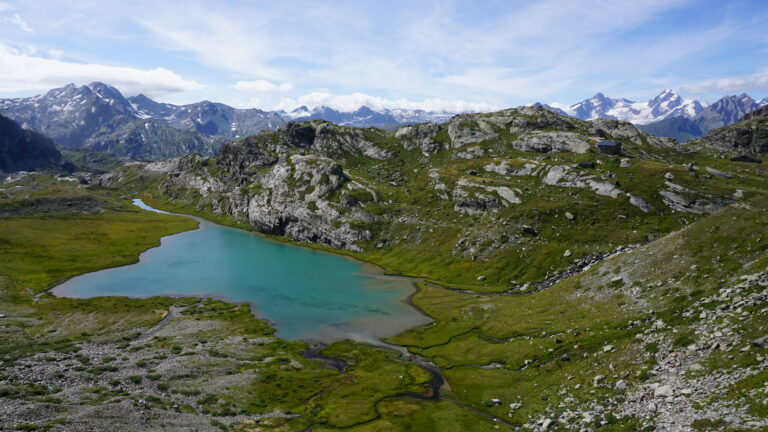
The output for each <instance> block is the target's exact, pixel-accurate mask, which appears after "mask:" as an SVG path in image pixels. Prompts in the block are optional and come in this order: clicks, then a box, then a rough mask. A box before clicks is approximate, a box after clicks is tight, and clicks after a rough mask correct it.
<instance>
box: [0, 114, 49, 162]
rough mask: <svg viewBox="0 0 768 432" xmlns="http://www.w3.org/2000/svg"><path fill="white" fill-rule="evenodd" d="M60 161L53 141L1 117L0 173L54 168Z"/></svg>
mask: <svg viewBox="0 0 768 432" xmlns="http://www.w3.org/2000/svg"><path fill="white" fill-rule="evenodd" d="M60 161H61V153H59V151H58V150H56V147H55V146H54V144H53V141H51V140H50V139H49V138H47V137H45V136H43V135H40V134H37V133H35V132H32V131H28V130H26V129H22V128H21V126H19V125H18V124H17V123H16V122H15V121H13V120H11V119H9V118H6V117H3V116H0V172H15V171H32V170H34V169H37V168H52V167H55V166H56V165H58V164H59V162H60Z"/></svg>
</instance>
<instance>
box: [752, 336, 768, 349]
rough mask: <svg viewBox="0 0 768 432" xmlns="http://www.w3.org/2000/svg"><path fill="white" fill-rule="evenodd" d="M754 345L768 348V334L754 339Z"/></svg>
mask: <svg viewBox="0 0 768 432" xmlns="http://www.w3.org/2000/svg"><path fill="white" fill-rule="evenodd" d="M752 345H754V346H756V347H758V348H768V335H765V336H763V337H761V338H757V339H755V340H753V341H752Z"/></svg>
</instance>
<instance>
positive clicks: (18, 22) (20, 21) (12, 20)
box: [0, 9, 35, 33]
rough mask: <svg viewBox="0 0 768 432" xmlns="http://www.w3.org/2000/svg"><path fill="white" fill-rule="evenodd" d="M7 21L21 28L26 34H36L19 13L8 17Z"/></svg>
mask: <svg viewBox="0 0 768 432" xmlns="http://www.w3.org/2000/svg"><path fill="white" fill-rule="evenodd" d="M0 10H1V9H0ZM5 21H6V22H9V23H11V24H15V25H17V26H19V28H21V30H22V31H23V32H26V33H34V32H35V31H34V30H32V28H30V27H29V25H27V23H26V21H24V20H23V19H21V16H19V14H17V13H15V14H13V15H12V16H11V17H10V18H8V17H6V18H5Z"/></svg>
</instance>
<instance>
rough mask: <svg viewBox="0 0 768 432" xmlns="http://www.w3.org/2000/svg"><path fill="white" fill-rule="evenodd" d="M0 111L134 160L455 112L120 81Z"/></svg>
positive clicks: (64, 90) (76, 145) (69, 144)
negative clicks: (198, 98)
mask: <svg viewBox="0 0 768 432" xmlns="http://www.w3.org/2000/svg"><path fill="white" fill-rule="evenodd" d="M0 113H2V114H3V115H5V116H7V117H9V118H12V119H13V120H15V121H17V122H18V123H19V124H20V125H21V126H22V127H23V128H25V129H29V130H33V131H36V132H39V133H41V134H44V135H46V136H48V137H50V138H51V139H53V141H54V142H56V144H58V145H59V146H61V147H62V148H67V149H87V150H93V151H98V152H106V153H109V154H111V155H113V156H116V157H119V158H122V159H127V160H159V159H165V158H169V157H175V156H182V155H185V154H189V153H200V154H204V155H210V154H213V153H215V152H216V151H217V150H218V149H219V147H221V145H222V144H224V143H225V142H227V141H229V140H232V139H237V138H240V137H245V136H249V135H253V134H255V133H258V132H260V131H262V130H275V129H278V128H280V127H282V126H283V125H285V123H286V122H288V121H292V120H297V121H301V120H311V119H323V120H329V121H332V122H334V123H337V124H341V125H347V126H360V127H370V126H375V127H390V126H397V125H403V124H413V123H424V122H445V121H447V120H448V119H450V118H451V117H452V116H453V115H454V114H453V113H446V112H428V111H423V110H407V109H396V110H383V111H374V110H372V109H370V108H368V107H364V106H363V107H360V108H359V109H357V110H355V111H352V112H344V111H339V110H335V109H333V108H329V107H325V106H323V107H316V108H314V109H309V108H307V107H300V108H297V109H295V110H293V111H291V112H286V111H283V110H280V111H264V110H260V109H255V108H249V109H238V108H233V107H231V106H229V105H225V104H222V103H216V102H210V101H202V102H196V103H192V104H187V105H173V104H169V103H162V102H157V101H154V100H152V99H151V98H149V97H147V96H146V95H143V94H139V95H136V96H131V97H128V98H126V97H125V96H123V94H122V93H120V91H119V90H118V89H116V88H115V87H112V86H110V85H108V84H104V83H100V82H94V83H91V84H88V85H84V86H79V87H78V86H76V85H74V84H68V85H66V86H64V87H61V88H56V89H52V90H50V91H48V92H47V93H45V94H41V95H37V96H32V97H27V98H15V99H0Z"/></svg>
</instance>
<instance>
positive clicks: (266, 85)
mask: <svg viewBox="0 0 768 432" xmlns="http://www.w3.org/2000/svg"><path fill="white" fill-rule="evenodd" d="M231 87H232V88H233V89H235V90H240V91H244V92H253V93H266V92H287V91H291V90H293V84H291V83H287V82H284V83H281V84H274V83H272V82H269V81H267V80H256V81H238V82H237V83H235V84H233V85H232V86H231Z"/></svg>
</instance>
